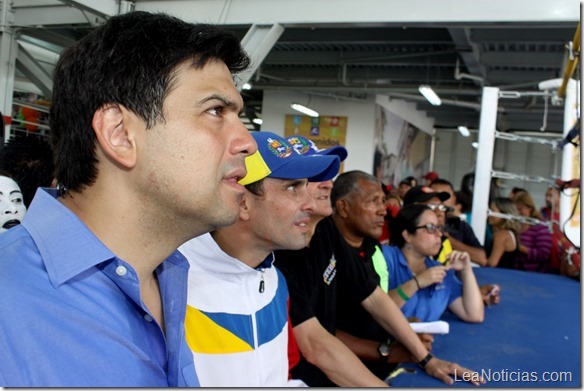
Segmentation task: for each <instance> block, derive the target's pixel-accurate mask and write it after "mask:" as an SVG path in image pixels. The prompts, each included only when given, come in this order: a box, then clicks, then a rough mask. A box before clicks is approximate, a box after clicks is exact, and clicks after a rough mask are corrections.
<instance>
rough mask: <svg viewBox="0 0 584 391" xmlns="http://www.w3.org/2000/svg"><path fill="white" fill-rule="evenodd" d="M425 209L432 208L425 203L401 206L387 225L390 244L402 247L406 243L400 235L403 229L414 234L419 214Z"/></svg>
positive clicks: (418, 221)
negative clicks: (388, 225)
mask: <svg viewBox="0 0 584 391" xmlns="http://www.w3.org/2000/svg"><path fill="white" fill-rule="evenodd" d="M427 210H429V211H431V210H432V209H430V207H429V206H428V205H425V204H410V205H407V206H404V207H403V208H401V209H400V211H399V213H398V214H397V216H395V219H393V220H392V221H391V224H390V227H389V228H390V233H391V235H390V238H391V244H393V245H395V246H397V247H399V248H402V247H403V246H404V244H405V243H406V240H405V239H404V237H403V235H402V233H403V231H407V232H409V233H411V234H414V233H415V232H416V227H417V226H418V225H420V216H422V213H424V212H425V211H427Z"/></svg>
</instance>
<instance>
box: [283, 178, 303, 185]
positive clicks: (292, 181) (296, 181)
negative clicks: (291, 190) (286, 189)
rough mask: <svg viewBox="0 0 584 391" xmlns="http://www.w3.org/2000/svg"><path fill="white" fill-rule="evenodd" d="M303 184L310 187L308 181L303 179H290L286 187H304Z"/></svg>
mask: <svg viewBox="0 0 584 391" xmlns="http://www.w3.org/2000/svg"><path fill="white" fill-rule="evenodd" d="M302 184H306V185H307V186H308V180H306V179H304V178H302V179H289V180H288V181H287V182H286V186H298V185H302Z"/></svg>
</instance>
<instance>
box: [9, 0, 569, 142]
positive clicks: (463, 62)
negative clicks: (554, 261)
mask: <svg viewBox="0 0 584 391" xmlns="http://www.w3.org/2000/svg"><path fill="white" fill-rule="evenodd" d="M260 1H261V0H254V1H248V2H247V4H249V5H250V6H252V5H257V4H258V3H259V2H260ZM298 1H300V2H302V1H303V0H298ZM315 1H316V0H315ZM557 1H560V0H557ZM562 1H563V2H564V3H569V4H570V6H573V4H576V3H577V2H574V1H570V0H562ZM274 2H276V0H272V3H270V4H274ZM361 2H365V3H367V2H368V0H361ZM369 2H370V1H369ZM412 2H413V3H416V2H418V3H419V2H420V0H416V1H414V0H410V2H409V3H408V4H412ZM12 3H13V11H14V13H15V23H14V24H15V26H16V30H15V31H17V36H18V42H19V53H18V57H17V59H16V78H15V90H16V91H27V90H28V91H32V92H37V93H39V92H40V93H43V92H46V91H47V89H50V88H51V86H52V84H51V82H50V81H49V80H46V78H47V77H49V78H50V74H51V72H52V67H53V66H54V63H55V62H56V60H57V58H58V54H59V53H60V51H61V50H62V49H63V48H64V47H67V46H69V45H71V44H72V43H73V42H74V41H75V40H77V39H79V38H80V37H81V36H83V35H84V34H85V33H86V32H87V31H89V29H91V28H92V26H93V25H96V24H99V23H101V22H102V21H103V20H105V18H107V15H108V12H110V14H112V13H111V12H112V11H111V10H103V9H98V8H97V6H95V7H96V8H92V7H89V6H88V4H92V3H93V4H97V3H98V2H92V1H90V0H86V1H69V0H68V1H65V0H63V1H50V0H12ZM154 3H156V4H158V7H159V8H162V9H164V8H165V6H166V7H169V9H173V8H172V7H174V6H177V3H181V5H182V6H184V5H185V4H186V3H192V4H194V3H195V2H194V1H191V2H187V1H182V2H180V1H178V2H177V1H168V2H165V1H157V2H151V1H150V2H149V1H143V2H140V1H136V2H128V1H122V2H116V1H104V2H100V3H99V4H102V5H103V4H105V5H109V6H110V8H111V7H128V8H130V9H132V8H134V7H135V9H147V10H148V9H151V8H152V7H153V4H154ZM205 3H213V0H208V1H206V2H205ZM217 3H223V9H222V10H221V12H224V13H226V11H225V7H226V4H227V3H229V5H230V7H232V8H235V7H237V6H239V4H240V3H241V4H243V3H242V1H237V0H233V1H221V2H219V1H217ZM217 3H215V4H217ZM287 3H290V2H287ZM313 3H314V1H313ZM341 3H344V2H339V3H338V4H339V7H340V6H342V4H341ZM441 3H442V2H434V3H432V4H434V5H436V4H441ZM446 3H449V4H451V3H453V0H450V1H446V2H444V4H446ZM507 3H509V4H511V3H514V0H508V1H507ZM536 3H538V2H536ZM549 3H550V4H551V3H554V2H549ZM265 4H267V3H265ZM329 4H330V3H329ZM404 4H406V3H404ZM427 4H430V3H427ZM503 4H504V3H503ZM197 6H198V4H197ZM215 6H216V5H215ZM402 6H404V7H405V6H406V5H403V4H402ZM409 6H410V7H411V5H409ZM414 6H415V4H414ZM353 7H355V3H354V2H353ZM57 9H58V10H59V11H58V12H55V14H56V15H57V16H53V11H56V10H57ZM573 10H574V11H575V15H574V17H573V18H572V19H571V20H567V21H566V20H564V19H565V18H564V19H561V18H555V19H554V18H552V17H550V18H549V20H546V19H543V20H541V18H540V20H536V21H533V20H523V19H527V18H523V19H521V20H520V18H517V19H518V20H520V21H518V22H513V21H509V20H507V21H503V22H500V21H495V20H478V21H476V22H468V21H462V20H451V21H448V20H444V19H445V18H444V17H442V16H441V14H440V13H439V10H436V11H435V12H436V19H437V21H436V22H432V12H431V11H428V10H425V11H424V12H423V14H422V13H420V17H419V20H417V19H416V17H415V16H414V17H411V18H410V20H403V21H402V20H393V21H390V22H383V23H380V22H371V23H365V22H363V21H362V18H363V17H362V16H356V17H355V18H356V19H359V20H358V23H357V22H350V21H347V22H343V23H332V22H329V21H327V20H324V21H318V20H317V21H314V22H311V21H302V23H301V22H299V21H297V20H293V21H290V22H288V23H285V22H284V23H283V26H284V27H285V28H284V31H283V33H282V34H281V35H280V36H279V38H278V39H277V41H276V42H275V44H273V46H271V47H269V48H268V50H267V54H266V55H265V57H264V58H263V61H262V62H261V64H260V65H259V67H257V69H255V71H254V73H253V74H252V75H251V76H250V79H249V81H250V83H251V84H252V86H253V87H252V89H251V90H243V91H242V95H243V96H244V100H245V102H246V112H245V116H246V117H247V118H248V119H253V118H254V117H256V116H257V117H260V118H261V111H262V98H263V92H264V91H267V90H278V91H294V92H302V93H305V94H308V95H312V96H320V97H330V98H331V99H344V100H355V101H361V100H366V99H368V98H370V97H371V96H375V95H387V96H389V97H390V98H391V99H403V100H405V101H408V102H412V103H414V104H416V105H417V108H418V109H419V110H421V111H423V112H425V113H426V115H427V116H428V117H429V118H430V119H431V120H433V122H434V127H435V128H437V129H440V128H455V127H457V126H458V125H465V126H467V127H469V128H475V129H476V128H478V126H479V118H480V109H481V106H480V105H481V94H482V87H483V86H493V87H498V88H500V89H501V91H509V92H520V94H519V97H515V98H504V99H500V100H499V115H498V118H497V129H499V130H500V131H503V132H517V131H536V132H540V131H541V130H542V129H544V130H546V131H547V132H553V133H561V132H562V130H563V115H564V114H563V113H564V109H563V106H562V105H557V104H556V103H557V102H556V99H555V98H554V97H552V96H551V95H548V96H547V97H545V96H543V95H542V91H541V90H539V89H538V84H539V83H540V82H542V81H544V80H549V79H555V78H561V77H562V76H563V74H564V69H565V68H566V65H567V61H568V52H569V51H568V49H567V45H568V44H569V42H570V41H572V40H573V38H574V35H575V33H576V29H577V25H578V16H579V15H578V12H577V11H578V8H573ZM64 11H66V12H64ZM499 11H500V13H501V19H503V20H506V16H505V12H506V10H505V7H503V8H500V9H499ZM115 12H117V11H113V14H115ZM176 12H178V11H176ZM314 12H317V9H315V10H314ZM468 12H471V11H468ZM472 12H474V14H473V15H477V14H479V15H480V10H479V11H477V10H473V11H472ZM485 12H487V11H485ZM515 12H516V11H515ZM169 13H170V12H169ZM59 14H60V15H61V18H62V22H59V21H58V20H56V19H55V18H56V17H58V15H59ZM73 15H75V16H73ZM80 15H81V16H80ZM368 17H369V16H368ZM224 19H225V20H224V21H223V22H224V24H225V25H226V26H225V27H226V28H228V29H230V30H232V31H234V32H235V33H236V34H237V35H238V36H239V37H241V38H243V37H244V36H245V34H246V33H247V32H248V30H249V28H250V24H248V23H242V22H243V21H245V18H244V17H240V18H239V19H237V20H234V21H232V22H230V21H229V20H227V19H228V17H227V16H225V17H224ZM394 19H396V18H394ZM485 19H487V18H485ZM507 19H509V17H507ZM556 19H560V20H556ZM568 19H569V18H568ZM23 53H24V54H23ZM43 71H44V72H45V74H44V75H43V74H42V73H43ZM43 77H44V78H45V80H43ZM574 77H575V78H578V79H579V72H578V71H577V72H576V73H575V75H574ZM420 84H428V85H430V86H432V88H433V89H434V91H436V93H437V94H438V95H439V96H440V98H441V99H442V105H440V106H432V105H431V104H429V103H428V102H427V101H426V100H425V99H424V98H423V97H422V96H421V95H420V93H419V92H418V87H419V85H420ZM514 95H517V94H514ZM246 121H247V120H246ZM252 126H254V125H249V127H250V128H251V127H252ZM255 126H256V127H257V126H258V125H255Z"/></svg>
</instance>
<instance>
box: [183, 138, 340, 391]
mask: <svg viewBox="0 0 584 391" xmlns="http://www.w3.org/2000/svg"><path fill="white" fill-rule="evenodd" d="M252 135H253V137H254V139H255V141H256V143H257V145H258V152H257V153H255V154H254V155H251V156H249V157H247V158H246V161H245V163H246V167H247V175H246V176H245V177H244V178H243V179H241V180H240V181H239V183H240V184H242V185H244V186H245V188H246V191H245V193H244V196H243V199H242V201H241V203H240V216H239V219H238V220H237V221H236V222H235V224H233V225H232V226H229V227H224V228H221V229H218V230H216V231H213V232H211V233H209V234H205V235H202V236H199V237H197V238H195V239H192V240H190V241H188V242H187V243H185V244H183V245H182V246H181V247H180V248H179V251H180V252H182V253H183V254H184V255H185V256H186V257H187V259H188V260H189V263H190V266H191V267H190V270H189V284H188V306H187V314H186V320H185V329H186V338H187V343H188V345H189V347H190V348H191V350H192V352H193V358H194V363H195V367H196V368H197V375H198V376H199V381H200V383H201V386H203V387H283V386H287V385H304V383H303V382H301V381H297V380H296V381H294V380H290V381H289V380H288V355H287V351H288V343H289V338H293V335H292V333H291V328H290V326H289V322H288V305H289V303H288V287H287V284H286V280H285V279H284V277H283V275H282V274H281V273H280V272H279V271H278V270H277V269H276V268H275V267H273V262H274V254H273V251H274V250H279V249H300V248H302V247H304V246H305V245H306V243H307V241H308V240H309V237H310V236H311V232H310V230H309V223H310V216H311V214H312V213H313V211H314V208H315V201H314V200H313V199H312V197H311V196H310V194H309V192H308V189H307V184H308V182H309V181H317V182H322V181H330V179H332V178H333V177H334V176H335V175H336V174H337V173H338V171H339V166H340V160H339V158H338V157H337V156H302V155H299V154H297V153H296V152H295V151H294V150H293V148H292V146H291V145H290V144H289V143H288V142H287V141H286V140H285V139H283V138H281V137H279V136H277V135H276V134H274V133H270V132H254V133H252Z"/></svg>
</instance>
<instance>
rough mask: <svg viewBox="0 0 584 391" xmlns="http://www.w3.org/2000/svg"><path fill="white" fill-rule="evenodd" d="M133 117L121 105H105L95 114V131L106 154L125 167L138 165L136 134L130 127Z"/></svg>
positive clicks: (93, 122)
mask: <svg viewBox="0 0 584 391" xmlns="http://www.w3.org/2000/svg"><path fill="white" fill-rule="evenodd" d="M130 115H132V114H131V113H130V112H129V111H128V110H127V109H126V108H125V107H123V106H120V105H104V106H102V107H100V108H99V109H97V110H96V111H95V113H94V114H93V121H92V122H91V124H92V125H93V131H94V132H95V135H96V137H97V142H98V143H99V145H100V146H101V149H102V150H103V152H104V154H105V155H107V156H108V157H109V158H111V159H112V160H114V161H115V162H116V163H118V164H121V165H122V166H124V167H127V168H131V167H134V165H135V164H136V159H137V155H138V154H137V150H136V140H135V134H134V130H133V128H132V127H130V126H128V124H129V122H130V119H129V116H130Z"/></svg>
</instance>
